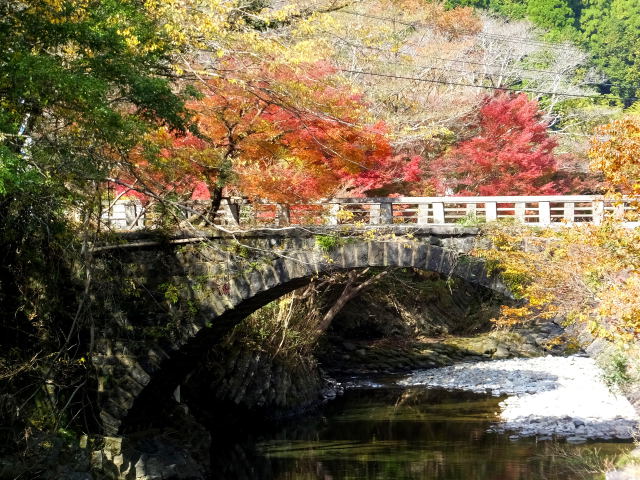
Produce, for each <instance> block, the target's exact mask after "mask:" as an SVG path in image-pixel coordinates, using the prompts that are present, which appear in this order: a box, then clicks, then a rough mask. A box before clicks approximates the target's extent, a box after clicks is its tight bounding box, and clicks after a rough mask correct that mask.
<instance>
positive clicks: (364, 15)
mask: <svg viewBox="0 0 640 480" xmlns="http://www.w3.org/2000/svg"><path fill="white" fill-rule="evenodd" d="M340 12H342V13H348V14H350V15H358V16H363V17H367V18H375V19H380V20H387V21H392V22H396V20H395V19H393V18H391V17H379V16H375V15H369V14H361V13H356V12H351V11H347V10H340ZM398 23H401V24H403V25H409V26H417V25H418V26H421V27H422V28H431V27H430V26H429V25H424V24H412V23H407V22H398ZM325 33H328V34H329V35H332V36H334V37H336V38H337V39H339V40H340V41H341V42H343V43H345V44H347V45H350V46H352V47H356V48H362V49H368V50H376V51H379V52H383V53H390V54H396V53H401V54H402V53H404V54H405V55H412V56H414V57H419V58H428V59H434V60H442V61H448V62H454V63H465V64H470V65H479V66H487V67H489V66H495V67H501V68H504V65H501V64H491V63H483V62H474V61H471V60H459V59H454V58H442V57H430V56H428V55H420V54H416V53H406V52H402V51H398V52H395V51H392V50H388V49H383V48H379V47H373V46H368V45H363V44H356V43H353V42H350V41H349V40H347V39H345V38H343V37H341V36H340V35H338V34H336V33H334V32H328V31H325ZM474 35H480V36H496V37H503V38H505V39H509V38H512V39H517V38H518V37H509V36H507V35H499V34H482V33H479V34H467V36H474ZM532 42H536V43H540V44H544V45H555V46H556V47H561V45H560V44H553V43H549V42H538V41H536V40H532ZM520 43H522V42H520ZM405 45H411V46H415V47H418V48H419V47H420V46H421V45H418V44H415V43H405ZM564 51H567V52H571V50H568V49H564ZM511 68H512V69H514V70H519V71H523V72H532V73H544V74H549V75H556V76H572V75H573V74H572V73H569V72H554V71H551V70H541V69H535V68H526V67H511ZM582 85H602V86H607V87H617V88H634V89H639V88H640V84H637V85H633V84H620V83H608V82H607V83H605V82H582Z"/></svg>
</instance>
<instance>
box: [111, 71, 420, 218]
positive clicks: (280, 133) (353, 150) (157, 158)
mask: <svg viewBox="0 0 640 480" xmlns="http://www.w3.org/2000/svg"><path fill="white" fill-rule="evenodd" d="M237 64H238V62H237V61H234V60H231V59H230V60H229V65H237ZM300 71H301V70H300V67H299V66H298V67H296V68H290V67H289V66H286V65H278V66H273V65H271V66H270V67H269V68H268V69H267V67H265V66H261V67H259V75H256V77H257V78H260V79H261V80H260V81H257V82H251V81H247V80H246V78H241V79H234V80H233V81H230V80H229V79H226V78H221V77H212V78H209V79H208V80H207V81H206V83H205V84H204V87H203V88H202V94H203V96H202V98H200V99H198V100H195V101H192V102H190V103H188V107H189V108H190V109H191V111H192V112H193V113H194V122H195V124H196V125H197V128H198V134H195V133H187V134H185V135H182V134H174V133H173V132H170V131H169V130H167V129H160V130H158V131H156V132H155V133H154V134H153V135H151V136H149V137H148V138H147V140H148V145H146V146H144V145H141V146H139V147H138V148H137V149H135V150H134V152H133V154H132V157H131V161H130V162H129V163H128V164H126V169H125V170H124V171H121V172H120V178H127V177H129V181H135V182H139V185H142V186H144V190H147V191H152V192H154V194H155V195H160V196H161V195H165V194H166V193H174V194H179V195H182V196H183V197H190V198H194V193H195V194H196V197H195V198H202V199H206V198H207V197H208V194H210V195H211V212H215V211H216V210H217V209H218V207H219V204H220V199H221V197H222V194H223V192H224V191H225V190H226V191H227V192H228V193H235V194H239V195H242V196H246V197H249V198H251V199H267V200H270V201H274V202H278V203H286V204H289V203H299V202H302V201H308V200H314V199H318V198H322V197H328V196H332V195H334V194H335V193H337V192H338V191H341V192H348V193H349V194H350V195H362V194H364V193H365V192H366V191H368V190H372V189H376V188H380V187H383V186H387V185H389V184H393V183H394V182H402V181H412V180H416V179H417V178H418V171H417V169H418V164H419V160H420V159H419V158H418V157H415V156H414V157H411V158H409V157H406V156H404V155H393V154H392V148H391V145H390V143H389V140H388V137H387V132H386V127H385V125H384V124H383V123H381V122H378V123H373V124H371V123H367V122H366V120H367V106H366V104H364V103H363V101H362V98H361V96H360V95H358V94H356V93H354V92H353V91H352V90H350V89H349V88H348V87H347V86H345V85H343V84H341V83H340V82H338V81H336V78H334V76H333V73H334V70H333V69H332V68H331V67H330V66H328V65H326V64H319V63H315V64H310V65H308V66H307V68H306V69H305V70H304V75H299V72H300ZM293 89H295V91H296V92H295V96H292V95H289V96H287V97H285V96H283V95H282V94H281V92H283V91H285V92H289V91H291V90H293ZM285 98H286V100H285ZM293 98H295V99H298V100H297V102H296V103H295V104H294V103H291V101H292V99H293ZM202 182H204V184H206V186H207V188H204V189H203V187H202ZM196 187H198V189H199V190H198V191H195V192H194V189H195V188H196Z"/></svg>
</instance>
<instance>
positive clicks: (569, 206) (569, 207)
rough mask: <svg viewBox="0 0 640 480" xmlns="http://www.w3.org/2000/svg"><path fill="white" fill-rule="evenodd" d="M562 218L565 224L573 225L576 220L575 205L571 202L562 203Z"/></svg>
mask: <svg viewBox="0 0 640 480" xmlns="http://www.w3.org/2000/svg"><path fill="white" fill-rule="evenodd" d="M562 218H564V220H565V222H569V223H573V222H574V221H575V219H576V204H575V203H573V202H565V203H564V211H563V212H562Z"/></svg>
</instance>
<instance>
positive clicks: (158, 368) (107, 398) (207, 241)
mask: <svg viewBox="0 0 640 480" xmlns="http://www.w3.org/2000/svg"><path fill="white" fill-rule="evenodd" d="M477 234H478V229H477V228H469V227H455V226H425V227H417V226H406V225H404V226H402V225H397V226H387V227H360V228H358V227H344V226H334V227H330V226H327V227H316V228H298V227H291V228H284V229H260V230H253V231H248V232H244V233H235V234H232V233H218V234H215V235H208V236H198V237H195V238H194V237H185V236H182V237H181V236H176V237H172V238H162V237H158V236H156V235H155V234H153V233H144V234H141V233H137V234H129V235H125V236H124V237H123V238H124V240H125V242H124V243H120V244H118V245H111V246H106V247H98V248H96V249H95V252H94V255H95V258H96V263H97V264H98V266H99V268H101V269H102V272H100V273H99V276H100V277H101V278H105V279H107V281H106V282H104V284H102V285H99V288H97V289H96V291H95V292H94V296H95V298H96V302H95V303H96V305H98V308H96V313H95V316H96V317H98V318H100V321H99V322H100V323H99V329H100V331H99V333H98V334H97V341H96V349H95V350H96V353H95V354H94V355H93V359H92V360H93V364H94V365H95V367H96V369H97V372H98V385H97V390H98V401H99V407H100V421H101V423H102V425H101V427H102V429H103V431H104V433H107V434H116V433H118V432H120V431H123V430H126V429H127V427H128V426H130V425H131V426H132V425H135V423H136V422H137V420H138V419H139V418H142V417H144V416H145V415H146V414H148V413H149V412H150V411H151V410H153V409H154V408H156V407H157V405H159V404H160V403H162V402H161V401H162V399H169V398H170V397H171V393H172V392H173V391H174V390H175V389H176V387H177V386H178V385H179V384H180V383H181V381H182V379H184V378H185V376H186V375H187V374H188V373H189V371H190V370H192V369H193V367H194V364H195V362H197V361H198V359H200V358H201V357H202V356H203V355H204V354H205V353H206V352H207V350H208V349H210V348H211V346H212V345H214V344H215V343H216V341H218V340H220V339H221V338H222V337H223V335H224V334H225V333H227V332H229V331H230V329H231V328H233V326H235V325H236V324H237V323H238V322H240V321H241V320H242V319H243V318H245V317H246V316H247V315H249V314H250V313H252V312H253V311H255V310H257V309H258V308H260V307H262V306H264V305H266V304H267V303H269V302H271V301H273V300H274V299H277V298H278V297H280V296H282V295H283V294H285V293H287V292H290V291H292V290H294V289H296V288H299V287H301V286H304V285H305V284H307V283H309V282H310V281H311V279H312V278H314V277H317V276H320V275H323V274H329V273H331V272H337V271H341V270H352V269H364V268H367V267H379V268H404V267H407V268H415V269H420V270H426V271H431V272H438V273H440V274H442V275H445V276H455V277H458V278H461V279H463V280H465V281H467V282H469V283H471V284H475V285H479V286H482V287H486V288H488V289H492V290H494V291H496V292H498V293H499V294H501V295H507V296H508V294H509V292H508V290H507V289H506V288H505V286H504V285H503V284H502V283H501V282H500V280H499V279H497V278H492V277H490V276H489V275H487V272H486V270H485V268H484V264H483V262H482V261H481V260H479V259H477V258H474V257H471V256H468V255H467V253H468V252H469V250H470V249H471V248H473V246H474V244H475V242H476V236H477ZM113 279H117V281H114V280H113ZM116 285H117V286H116Z"/></svg>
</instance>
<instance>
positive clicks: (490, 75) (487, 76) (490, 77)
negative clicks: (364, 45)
mask: <svg viewBox="0 0 640 480" xmlns="http://www.w3.org/2000/svg"><path fill="white" fill-rule="evenodd" d="M369 62H370V63H375V64H378V65H394V66H399V67H408V68H413V69H423V70H438V71H443V72H455V73H463V74H472V75H481V76H482V77H484V78H485V79H488V80H492V81H493V80H494V77H500V76H502V77H505V79H508V77H509V75H508V73H500V72H480V71H478V70H457V69H453V68H445V67H433V66H428V65H419V64H411V63H401V62H390V61H381V60H369ZM516 79H517V80H537V79H536V78H535V77H524V76H523V77H520V78H517V77H516ZM581 85H599V84H597V83H596V84H592V83H582V84H581ZM575 86H576V87H579V86H580V85H578V84H576V85H575Z"/></svg>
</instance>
